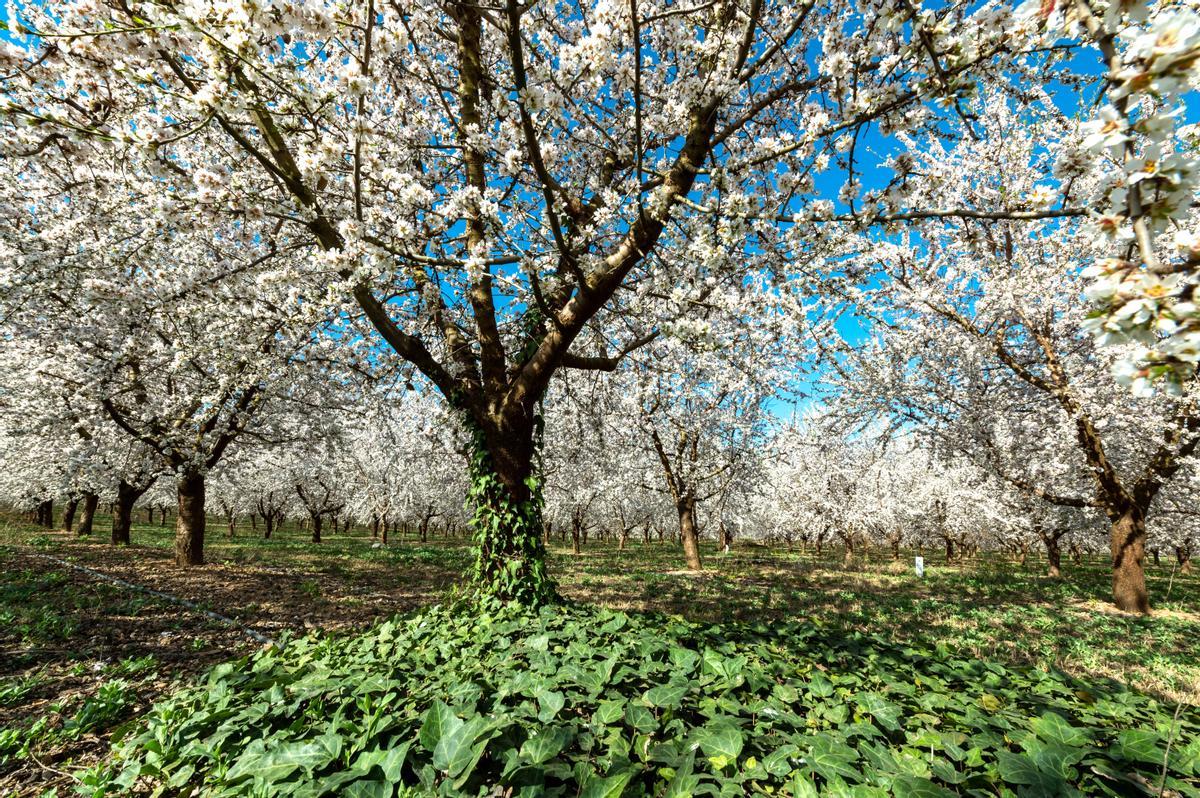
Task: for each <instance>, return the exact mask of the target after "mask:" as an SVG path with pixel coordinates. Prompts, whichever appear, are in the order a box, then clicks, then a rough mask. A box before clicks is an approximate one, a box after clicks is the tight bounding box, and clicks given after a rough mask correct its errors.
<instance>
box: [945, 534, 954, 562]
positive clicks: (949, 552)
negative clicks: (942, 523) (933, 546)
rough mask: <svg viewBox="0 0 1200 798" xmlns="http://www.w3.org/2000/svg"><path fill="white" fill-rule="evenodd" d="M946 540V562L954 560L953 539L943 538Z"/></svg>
mask: <svg viewBox="0 0 1200 798" xmlns="http://www.w3.org/2000/svg"><path fill="white" fill-rule="evenodd" d="M945 541H946V562H952V561H953V560H954V541H953V540H951V539H950V538H945Z"/></svg>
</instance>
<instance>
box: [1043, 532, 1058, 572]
mask: <svg viewBox="0 0 1200 798" xmlns="http://www.w3.org/2000/svg"><path fill="white" fill-rule="evenodd" d="M1044 540H1045V542H1046V560H1047V562H1049V564H1050V565H1049V568H1048V569H1047V571H1046V575H1047V576H1049V577H1050V578H1051V579H1059V578H1060V577H1062V549H1061V548H1060V547H1059V545H1058V536H1057V535H1048V536H1046V537H1045V538H1044Z"/></svg>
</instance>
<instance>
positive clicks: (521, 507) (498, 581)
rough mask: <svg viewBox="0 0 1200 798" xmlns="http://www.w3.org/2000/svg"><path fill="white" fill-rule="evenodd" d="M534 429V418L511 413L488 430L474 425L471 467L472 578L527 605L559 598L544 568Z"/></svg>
mask: <svg viewBox="0 0 1200 798" xmlns="http://www.w3.org/2000/svg"><path fill="white" fill-rule="evenodd" d="M512 415H513V416H515V415H516V414H515V413H513V414H512ZM533 429H534V419H533V418H532V417H529V418H525V419H517V418H513V417H512V416H509V417H506V418H503V419H500V420H491V421H490V422H489V427H488V428H487V429H484V428H482V427H481V426H480V427H476V429H475V430H474V436H473V437H474V440H473V451H472V453H471V458H470V468H469V471H470V474H469V476H470V480H471V487H470V493H469V496H470V501H471V504H472V507H473V510H474V512H473V519H472V526H473V527H474V529H473V532H474V537H475V546H476V553H475V566H474V568H473V570H472V577H473V579H474V581H475V583H476V586H477V587H478V588H479V590H480V591H481V592H482V593H483V594H485V595H488V596H492V597H495V598H497V599H500V600H501V601H516V602H519V603H521V604H526V605H537V604H543V603H547V602H554V601H557V600H558V589H557V587H556V585H555V584H554V581H553V580H552V579H550V576H549V574H547V572H546V546H545V543H543V541H542V492H541V475H540V474H536V473H535V472H534V465H533V463H534V450H535V447H534V442H533Z"/></svg>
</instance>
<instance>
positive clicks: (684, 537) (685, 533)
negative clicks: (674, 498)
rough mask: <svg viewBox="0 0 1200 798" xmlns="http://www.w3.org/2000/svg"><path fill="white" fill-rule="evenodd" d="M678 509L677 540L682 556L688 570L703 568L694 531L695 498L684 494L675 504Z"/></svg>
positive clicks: (698, 543) (698, 538) (697, 537)
mask: <svg viewBox="0 0 1200 798" xmlns="http://www.w3.org/2000/svg"><path fill="white" fill-rule="evenodd" d="M675 509H676V510H678V511H679V540H680V542H681V543H683V556H684V559H685V560H687V567H688V570H689V571H702V570H704V563H702V562H701V561H700V535H699V533H698V532H697V531H696V499H695V498H694V497H692V496H684V497H683V498H682V499H681V500H680V501H679V502H678V503H676V505H675Z"/></svg>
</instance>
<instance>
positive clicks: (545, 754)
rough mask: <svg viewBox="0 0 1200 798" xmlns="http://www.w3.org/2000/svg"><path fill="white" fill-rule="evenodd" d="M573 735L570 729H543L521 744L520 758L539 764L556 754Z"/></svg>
mask: <svg viewBox="0 0 1200 798" xmlns="http://www.w3.org/2000/svg"><path fill="white" fill-rule="evenodd" d="M574 736H575V735H574V734H573V733H572V732H571V730H570V729H564V728H562V727H555V728H550V729H544V730H543V731H542V732H541V733H540V734H537V735H536V736H533V737H530V738H529V739H528V740H526V741H525V742H524V743H523V744H522V745H521V758H522V759H524V760H525V761H527V762H528V763H529V764H531V765H541V764H543V763H545V762H549V761H550V760H551V759H553V758H554V757H555V756H557V755H558V754H559V753H560V752H561V751H562V750H563V749H564V748H566V747H567V744H568V743H569V742H571V739H572V738H573V737H574Z"/></svg>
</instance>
